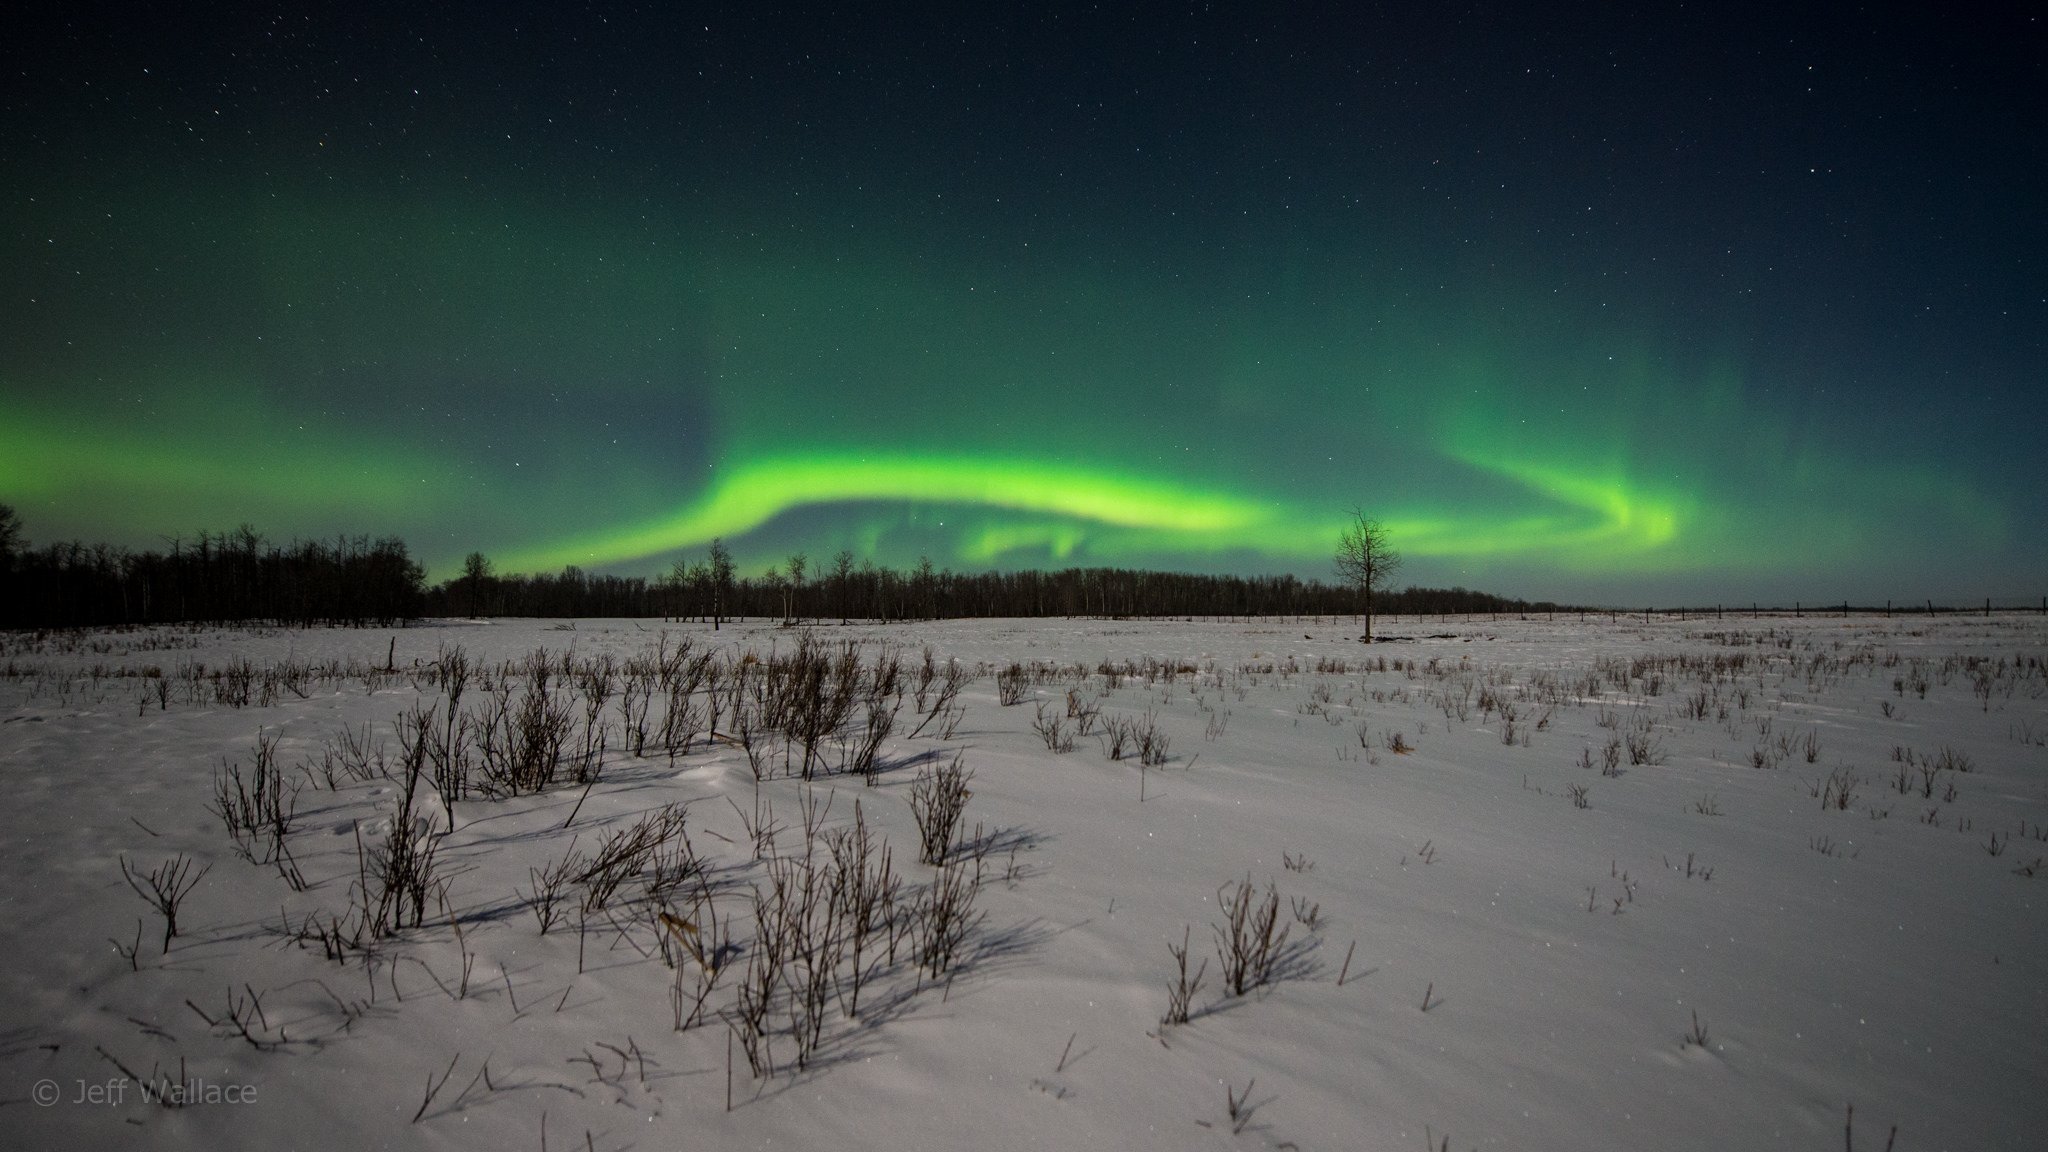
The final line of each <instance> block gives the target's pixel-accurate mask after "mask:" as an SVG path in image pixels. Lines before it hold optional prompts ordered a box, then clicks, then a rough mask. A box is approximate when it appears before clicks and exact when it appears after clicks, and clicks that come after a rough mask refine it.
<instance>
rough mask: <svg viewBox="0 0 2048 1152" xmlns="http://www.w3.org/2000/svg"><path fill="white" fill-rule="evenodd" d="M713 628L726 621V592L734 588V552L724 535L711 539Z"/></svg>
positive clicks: (714, 630) (715, 628)
mask: <svg viewBox="0 0 2048 1152" xmlns="http://www.w3.org/2000/svg"><path fill="white" fill-rule="evenodd" d="M710 567H711V630H712V631H713V632H716V631H718V628H719V625H721V624H723V623H724V622H725V594H726V592H727V591H728V590H730V589H731V588H732V552H731V551H730V550H728V549H727V548H726V546H725V540H724V538H723V537H713V538H712V541H711V564H710Z"/></svg>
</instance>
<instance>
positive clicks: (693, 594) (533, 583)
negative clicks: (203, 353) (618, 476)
mask: <svg viewBox="0 0 2048 1152" xmlns="http://www.w3.org/2000/svg"><path fill="white" fill-rule="evenodd" d="M426 603H427V613H428V614H429V615H434V616H644V617H656V616H659V617H665V618H669V619H683V620H703V621H711V620H714V619H727V620H731V619H757V620H758V619H766V620H776V621H780V620H802V621H825V622H833V623H838V622H855V621H882V622H887V621H891V620H950V619H958V618H962V617H970V616H1018V617H1033V616H1101V617H1127V618H1140V617H1192V616H1201V617H1228V616H1342V615H1349V614H1352V613H1354V612H1356V611H1357V610H1358V604H1359V594H1358V590H1357V589H1355V588H1347V587H1340V586H1337V585H1332V584H1326V583H1323V582H1321V581H1317V580H1302V579H1299V578H1298V577H1295V576H1286V575H1282V576H1231V575H1209V574H1202V573H1190V572H1159V571H1148V570H1143V569H1129V568H1064V569H1059V570H1057V571H1051V572H1047V571H1039V570H1025V571H1018V572H993V571H991V572H951V571H947V570H944V569H938V570H932V569H929V568H926V567H924V566H920V567H918V568H915V569H910V570H905V571H899V570H896V569H892V568H886V567H880V566H877V565H874V564H872V563H862V564H860V565H859V566H857V567H854V568H852V569H851V570H850V571H845V572H828V573H826V574H825V575H823V576H821V577H819V578H817V579H815V580H807V581H803V582H801V583H799V582H796V581H792V580H790V579H789V578H788V577H787V576H780V575H778V576H776V577H772V578H770V577H760V578H753V577H741V576H735V577H733V578H732V580H731V581H730V582H729V583H727V584H726V585H725V586H724V587H723V588H721V587H719V586H718V585H717V584H716V583H715V582H714V581H712V580H710V579H708V578H706V579H695V580H693V579H691V578H689V576H688V575H684V576H682V577H680V578H678V577H677V576H675V575H663V576H660V577H656V578H654V579H648V578H645V577H639V576H604V575H591V574H588V573H584V572H581V571H579V570H577V569H575V568H568V569H564V570H563V571H561V572H559V573H555V574H542V575H521V576H489V575H487V576H483V577H481V578H476V579H473V578H469V577H459V578H457V579H454V580H450V581H448V582H447V583H445V584H441V585H439V586H437V587H435V588H433V589H430V590H429V591H428V592H427V596H426ZM1373 605H1374V611H1375V612H1376V613H1380V614H1395V615H1404V614H1408V615H1412V614H1429V615H1438V614H1446V613H1449V614H1456V613H1472V612H1524V611H1536V612H1541V611H1546V610H1549V609H1551V608H1553V607H1555V606H1554V605H1551V604H1548V603H1530V602H1528V601H1523V600H1510V599H1507V598H1504V597H1500V596H1493V595H1489V594H1487V593H1485V592H1474V591H1470V590H1468V589H1464V588H1448V589H1445V588H1408V589H1405V590H1401V591H1395V592H1380V593H1375V594H1374V596H1373Z"/></svg>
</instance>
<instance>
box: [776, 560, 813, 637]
mask: <svg viewBox="0 0 2048 1152" xmlns="http://www.w3.org/2000/svg"><path fill="white" fill-rule="evenodd" d="M810 563H811V559H810V557H808V556H806V555H804V554H803V553H801V552H792V553H790V554H789V591H788V592H787V593H785V594H784V596H783V601H782V622H783V623H784V624H787V623H789V622H790V621H791V620H792V619H793V614H794V613H796V612H797V611H799V610H801V605H800V604H799V603H798V601H800V600H802V599H803V595H804V572H805V570H806V569H808V568H809V567H810Z"/></svg>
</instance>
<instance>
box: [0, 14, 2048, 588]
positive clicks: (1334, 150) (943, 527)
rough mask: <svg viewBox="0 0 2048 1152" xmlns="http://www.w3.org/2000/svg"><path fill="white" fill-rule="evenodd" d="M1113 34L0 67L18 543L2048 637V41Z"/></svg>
mask: <svg viewBox="0 0 2048 1152" xmlns="http://www.w3.org/2000/svg"><path fill="white" fill-rule="evenodd" d="M1106 7H1108V8H1110V9H1111V11H1109V12H1104V11H1099V10H1095V9H1090V8H1085V7H1069V6H1063V5H1050V6H1045V5H1033V6H1017V7H1014V8H997V7H987V6H973V7H971V8H967V9H958V10H955V9H954V8H952V7H947V6H941V7H935V8H931V9H921V10H920V9H912V8H909V7H901V6H877V7H875V8H873V9H870V10H854V11H847V10H841V11H838V12H836V13H826V12H823V11H822V10H820V11H812V10H806V9H803V8H786V9H784V10H783V11H782V12H781V13H780V14H764V13H763V12H760V11H757V10H756V9H755V8H753V7H750V6H729V7H722V6H686V10H685V11H684V12H683V14H681V15H669V14H665V13H664V12H661V11H656V12H652V13H650V12H647V11H639V10H633V9H627V8H614V7H612V6H609V5H604V4H596V5H588V6H577V7H574V8H573V10H570V7H569V6H557V5H548V6H539V7H532V8H527V7H524V6H516V5H515V6H509V7H507V6H488V7H473V8H465V7H463V6H450V7H446V8H436V9H434V10H431V11H416V12H415V11H402V10H401V11H384V10H382V9H381V8H380V9H374V10H373V9H369V8H359V7H353V6H350V7H336V8H334V9H332V10H325V9H323V10H320V11H318V12H314V13H312V14H306V13H298V12H294V13H292V14H290V15H277V16H271V15H265V16H262V17H254V16H246V17H245V16H239V15H226V14H218V15H210V16H204V17H197V16H179V15H175V14H157V15H153V16H145V15H141V14H137V13H132V12H129V11H128V10H126V9H120V8H105V9H98V10H94V9H91V8H89V7H81V8H77V9H73V10H69V11H66V12H62V13H58V14H55V15H47V16H36V17H25V16H19V15H15V16H8V17H4V18H0V19H4V20H5V21H6V23H7V27H6V28H5V32H6V35H5V37H4V44H5V46H4V47H0V55H4V57H5V64H6V69H5V72H6V75H5V77H4V80H0V83H4V86H5V87H4V95H5V102H4V111H0V194H4V196H5V203H6V205H7V221H8V227H7V228H6V230H5V245H6V248H5V258H4V262H0V295H4V299H5V306H4V308H0V333H4V338H0V501H4V502H7V503H11V504H13V505H15V506H16V507H17V508H18V509H19V510H20V512H21V514H22V518H23V521H24V526H25V528H26V530H27V532H28V534H29V535H30V536H31V537H32V538H33V539H34V540H35V541H38V542H42V541H48V540H53V539H58V538H69V537H79V538H83V539H87V540H106V541H111V542H115V543H120V544H125V545H130V546H138V547H139V546H152V545H155V544H157V543H158V542H159V541H160V539H161V538H162V537H163V536H165V535H166V534H171V533H177V532H186V533H190V532H193V531H196V530H198V529H202V528H206V529H219V528H223V527H231V526H233V525H235V524H238V523H241V522H243V521H248V522H251V523H254V524H255V525H257V526H258V527H259V528H260V529H261V530H263V531H264V532H265V533H266V534H268V535H270V536H272V537H289V536H293V535H300V536H321V535H332V534H335V533H343V532H347V533H371V534H379V535H381V534H398V535H402V536H404V537H405V538H406V539H407V540H408V541H409V542H410V543H411V545H412V547H413V549H414V551H415V553H416V554H418V555H420V556H421V557H422V558H423V559H424V560H425V561H426V562H427V563H428V565H429V567H430V569H431V570H432V574H433V576H434V577H435V578H437V579H438V578H445V577H448V576H451V575H454V574H455V569H456V567H457V565H459V563H460V558H461V557H462V556H463V555H464V554H465V553H467V552H469V551H471V550H472V549H476V550H482V551H484V552H486V553H487V554H489V555H490V556H492V557H493V558H494V560H496V561H497V562H498V564H499V566H500V568H501V569H502V570H507V571H510V570H534V569H544V568H554V567H559V566H562V565H565V564H576V565H579V566H582V567H584V568H586V569H599V570H612V571H621V572H654V571H661V570H665V569H666V568H667V567H668V565H669V563H670V562H671V561H673V560H674V559H676V558H677V557H679V556H694V555H700V554H701V553H702V550H703V548H704V546H705V545H706V544H707V543H708V541H709V540H710V539H711V538H712V537H714V536H722V537H724V538H725V539H726V540H727V541H728V543H730V544H731V545H732V547H733V549H734V552H735V553H736V555H737V557H738V559H739V560H740V562H741V565H742V568H743V569H746V570H749V571H759V570H760V569H761V568H762V567H765V566H766V565H768V564H770V563H776V562H779V561H780V560H781V558H782V557H784V556H786V555H787V554H788V553H790V552H792V551H796V550H806V551H808V552H809V553H810V554H811V555H812V556H813V557H823V556H827V555H830V554H831V553H833V552H835V551H837V550H839V549H841V548H850V549H852V550H853V551H854V552H855V553H856V554H857V555H860V556H871V557H873V558H874V559H875V560H876V561H877V562H881V563H889V564H895V565H904V564H909V563H914V562H915V561H916V559H917V558H918V557H919V556H920V555H929V556H930V557H931V558H932V560H933V561H934V562H935V563H937V564H940V565H944V566H951V567H955V568H975V569H979V568H984V567H991V566H994V567H1009V568H1014V567H1032V566H1046V565H1054V566H1065V565H1067V564H1115V565H1143V566H1152V567H1171V568H1184V569H1194V570H1203V571H1295V572H1298V573H1300V574H1302V575H1304V576H1322V577H1327V575H1328V568H1329V555H1330V551H1331V548H1332V546H1333V543H1334V540H1335V536H1336V530H1337V526H1338V525H1339V523H1340V522H1341V521H1342V519H1343V516H1344V514H1345V512H1346V511H1347V510H1348V509H1349V508H1351V507H1352V506H1354V505H1356V506H1359V507H1362V508H1364V509H1366V510H1368V511H1369V512H1370V513H1372V514H1373V515H1376V516H1378V517H1379V518H1381V519H1383V520H1384V521H1385V522H1386V523H1387V524H1388V526H1389V528H1390V530H1391V531H1392V532H1393V534H1394V536H1395V538H1396V540H1397V542H1398V544H1399V546H1400V547H1401V549H1402V551H1403V552H1404V553H1405V554H1406V555H1407V556H1408V567H1407V569H1405V570H1404V578H1405V579H1412V580H1414V581H1415V582H1418V583H1424V584H1438V585H1449V584H1464V585H1467V586H1475V587H1486V588H1488V589H1490V590H1494V591H1498V592H1502V593H1506V594H1512V595H1527V596H1533V597H1553V598H1558V599H1576V600H1594V601H1598V600H1603V599H1620V598H1626V599H1631V600H1641V599H1644V598H1657V597H1662V598H1670V597H1678V596H1691V597H1705V598H1709V599H1711V598H1714V597H1727V598H1729V599H1749V598H1753V597H1759V598H1764V599H1770V598H1774V597H1783V598H1785V599H1788V600H1789V599H1791V598H1793V597H1798V596H1802V595H1803V596H1805V597H1806V598H1808V599H1810V600H1812V599H1822V598H1831V597H1836V596H1856V597H1877V598H1879V599H1882V598H1884V597H1886V596H1898V597H1902V598H1912V597H1917V596H1923V595H1932V596H1937V597H1940V596H1949V595H1967V596H1982V595H1991V596H1997V597H2030V596H2034V595H2038V594H2039V592H2040V591H2041V586H2042V585H2043V583H2044V582H2048V544H2044V542H2043V540H2044V534H2043V531H2042V529H2043V526H2044V523H2048V515H2044V513H2048V495H2044V493H2048V482H2044V481H2048V469H2044V464H2043V460H2044V457H2048V453H2043V451H2042V449H2041V447H2040V441H2041V431H2040V429H2041V426H2042V421H2043V417H2044V416H2048V400H2044V395H2048V387H2044V385H2048V381H2044V379H2043V375H2044V369H2043V365H2044V364H2048V354H2044V353H2048V349H2044V347H2043V344H2044V339H2043V336H2044V333H2048V285H2044V282H2043V272H2042V269H2043V259H2042V258H2043V256H2044V244H2043V240H2044V232H2048V224H2044V219H2048V218H2044V215H2043V213H2042V212H2041V211H2040V208H2039V206H2040V205H2041V204H2042V203H2048V189H2044V187H2043V180H2042V175H2043V171H2044V167H2043V163H2042V153H2041V150H2042V144H2041V140H2042V138H2043V134H2042V132H2041V131H2040V129H2041V125H2040V124H2039V120H2040V116H2039V113H2038V111H2037V107H2038V105H2039V104H2040V100H2039V93H2040V91H2042V90H2043V84H2042V80H2043V77H2042V74H2041V69H2042V64H2041V60H2042V59H2043V56H2042V53H2041V51H2040V49H2041V47H2042V45H2043V35H2042V31H2041V28H2040V25H2039V23H2038V22H2037V21H2035V20H2033V19H2031V18H2029V17H2025V16H2022V15H2019V14H2017V13H2004V14H1986V15H1982V16H1974V17H1965V16H1958V17H1952V18H1947V22H1945V23H1943V24H1940V25H1933V24H1922V23H1915V22H1912V21H1906V20H1901V19H1900V18H1897V17H1891V16H1873V15H1870V14H1867V13H1866V14H1862V15H1859V16H1857V17H1855V19H1854V20H1853V21H1849V22H1847V23H1843V22H1838V21H1836V20H1834V19H1833V18H1830V19H1829V20H1827V21H1825V22H1823V21H1820V20H1819V19H1814V20H1812V21H1807V20H1805V18H1803V17H1800V16H1797V15H1796V14H1795V15H1787V14H1785V13H1775V14H1771V15H1767V16H1766V15H1758V14H1754V13H1738V12H1737V11H1736V10H1735V9H1733V8H1726V7H1720V6H1716V7H1715V9H1714V11H1712V12H1706V13H1702V12H1694V11H1692V10H1690V9H1684V8H1679V7H1677V6H1675V5H1672V6H1661V7H1657V8H1655V9H1653V10H1651V11H1649V12H1645V13H1635V14H1632V15H1630V16H1629V17H1628V18H1626V19H1622V18H1614V19H1607V18H1596V17H1594V16H1590V15H1587V16H1560V15H1557V14H1555V13H1549V12H1543V13H1539V14H1535V15H1530V16H1518V15H1512V14H1511V12H1510V11H1509V10H1506V9H1503V10H1498V11H1496V10H1491V9H1483V8H1482V9H1476V10H1472V11H1469V12H1465V13H1464V14H1463V15H1459V16H1448V17H1438V16H1422V15H1415V16H1401V15H1388V14H1385V13H1384V12H1381V13H1351V14H1339V13H1338V11H1336V10H1332V11H1328V12H1323V13H1322V14H1321V15H1310V14H1308V11H1309V10H1308V9H1305V8H1304V9H1301V10H1298V11H1297V10H1288V11H1285V12H1281V13H1278V14H1276V13H1272V12H1267V11H1264V10H1263V8H1262V7H1250V8H1246V9H1244V10H1241V11H1202V12H1197V13H1193V14H1191V13H1189V12H1188V11H1187V10H1186V9H1185V8H1175V9H1168V8H1157V9H1154V8H1151V7H1150V6H1134V7H1122V6H1106ZM1425 10H1426V9H1425V8H1422V7H1418V8H1417V9H1416V12H1418V13H1420V12H1423V11H1425ZM913 13H920V14H913ZM1929 19H1931V17H1930V18H1929ZM31 21H33V23H31Z"/></svg>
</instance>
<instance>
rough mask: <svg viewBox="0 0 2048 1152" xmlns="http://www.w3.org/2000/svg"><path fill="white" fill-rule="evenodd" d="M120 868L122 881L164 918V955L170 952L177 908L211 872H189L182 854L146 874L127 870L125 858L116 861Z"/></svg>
mask: <svg viewBox="0 0 2048 1152" xmlns="http://www.w3.org/2000/svg"><path fill="white" fill-rule="evenodd" d="M117 859H118V861H119V862H120V865H121V878H122V879H123V880H126V881H128V886H129V887H130V888H133V889H135V894H136V895H137V896H140V897H142V899H143V900H144V901H145V902H147V903H148V904H149V906H150V907H152V908H154V909H156V910H157V912H158V914H159V915H161V916H162V917H163V918H164V946H163V950H164V952H166V953H168V952H170V950H171V937H173V936H176V935H177V934H178V907H179V905H181V904H183V903H184V902H185V897H187V896H189V895H191V893H192V889H193V888H195V887H197V886H198V884H199V881H200V880H201V879H203V878H205V876H206V874H207V873H208V872H210V871H212V870H213V865H211V864H208V865H207V866H206V867H204V868H201V869H200V870H199V871H197V872H194V871H193V870H192V861H191V859H190V858H189V857H187V856H186V855H185V854H184V853H183V852H180V853H178V854H177V855H176V856H173V857H171V858H170V859H168V860H166V861H164V862H163V863H161V864H159V865H157V866H156V867H154V868H152V869H150V870H149V871H148V872H147V873H144V872H140V871H138V870H134V869H130V868H129V867H128V858H127V857H126V856H121V857H117Z"/></svg>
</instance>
